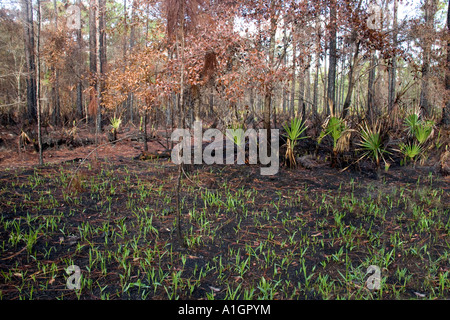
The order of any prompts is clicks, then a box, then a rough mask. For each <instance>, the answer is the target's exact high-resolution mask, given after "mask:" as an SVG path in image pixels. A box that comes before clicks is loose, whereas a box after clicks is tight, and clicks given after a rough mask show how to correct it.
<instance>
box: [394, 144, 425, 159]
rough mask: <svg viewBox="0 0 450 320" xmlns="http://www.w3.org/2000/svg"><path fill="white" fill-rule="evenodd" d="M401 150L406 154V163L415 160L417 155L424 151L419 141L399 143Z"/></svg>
mask: <svg viewBox="0 0 450 320" xmlns="http://www.w3.org/2000/svg"><path fill="white" fill-rule="evenodd" d="M399 148H400V152H401V153H402V154H403V156H404V158H405V159H404V162H403V163H404V164H406V163H407V160H409V161H413V160H414V159H415V158H416V157H417V156H419V155H420V154H421V153H422V147H421V146H420V145H419V144H417V143H401V144H400V145H399Z"/></svg>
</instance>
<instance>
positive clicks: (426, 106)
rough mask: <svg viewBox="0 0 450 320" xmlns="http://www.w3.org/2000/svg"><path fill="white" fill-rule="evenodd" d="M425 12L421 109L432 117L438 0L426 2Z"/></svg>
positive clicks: (427, 0)
mask: <svg viewBox="0 0 450 320" xmlns="http://www.w3.org/2000/svg"><path fill="white" fill-rule="evenodd" d="M424 10H425V31H426V32H425V36H424V37H425V39H423V57H422V60H423V63H422V80H421V91H420V107H421V109H422V110H423V111H424V113H425V115H426V116H431V112H432V110H431V106H430V101H429V78H430V59H431V45H432V39H430V37H431V38H432V37H433V35H432V31H433V30H434V16H435V14H436V10H437V4H436V0H426V1H425V4H424Z"/></svg>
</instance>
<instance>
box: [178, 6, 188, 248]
mask: <svg viewBox="0 0 450 320" xmlns="http://www.w3.org/2000/svg"><path fill="white" fill-rule="evenodd" d="M181 7H182V8H181V12H182V16H183V19H182V22H181V70H180V98H179V105H178V110H179V111H180V114H181V121H182V126H183V129H185V128H186V112H185V108H184V68H185V65H184V47H185V43H184V41H185V39H184V13H185V8H184V1H181ZM178 56H180V55H178ZM183 143H184V141H183ZM182 172H183V163H180V164H179V166H178V180H177V236H178V239H179V241H180V243H183V244H184V241H183V237H182V234H181V203H180V202H181V201H180V200H181V199H180V197H181V195H180V191H181V177H182Z"/></svg>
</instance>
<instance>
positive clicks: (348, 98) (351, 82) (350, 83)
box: [342, 41, 361, 118]
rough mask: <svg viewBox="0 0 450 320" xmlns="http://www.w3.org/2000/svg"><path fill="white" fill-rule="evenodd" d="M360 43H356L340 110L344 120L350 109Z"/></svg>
mask: <svg viewBox="0 0 450 320" xmlns="http://www.w3.org/2000/svg"><path fill="white" fill-rule="evenodd" d="M360 44H361V43H360V42H359V41H358V42H357V43H356V50H355V54H354V55H353V62H352V63H351V65H350V72H349V75H348V92H347V96H346V97H345V102H344V107H343V108H342V118H346V117H347V115H348V112H349V109H350V105H351V103H352V95H353V89H354V87H355V79H354V76H353V75H354V72H355V68H356V66H357V63H358V58H359V50H360Z"/></svg>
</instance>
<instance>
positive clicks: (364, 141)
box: [359, 123, 389, 168]
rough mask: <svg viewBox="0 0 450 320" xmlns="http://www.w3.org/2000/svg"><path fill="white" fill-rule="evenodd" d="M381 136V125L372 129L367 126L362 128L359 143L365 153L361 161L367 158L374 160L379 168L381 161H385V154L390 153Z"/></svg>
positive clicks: (376, 125)
mask: <svg viewBox="0 0 450 320" xmlns="http://www.w3.org/2000/svg"><path fill="white" fill-rule="evenodd" d="M381 134H382V133H381V126H380V125H379V123H377V124H375V125H374V126H372V127H370V126H369V125H367V124H365V126H361V141H360V142H359V146H360V147H361V150H362V151H363V154H362V156H361V159H362V158H365V157H368V158H372V159H373V160H374V161H375V162H376V164H377V167H378V168H379V167H380V162H381V160H383V161H385V159H384V154H387V153H389V152H388V151H387V150H386V148H385V146H384V143H383V140H382V137H381ZM385 162H386V161H385Z"/></svg>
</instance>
